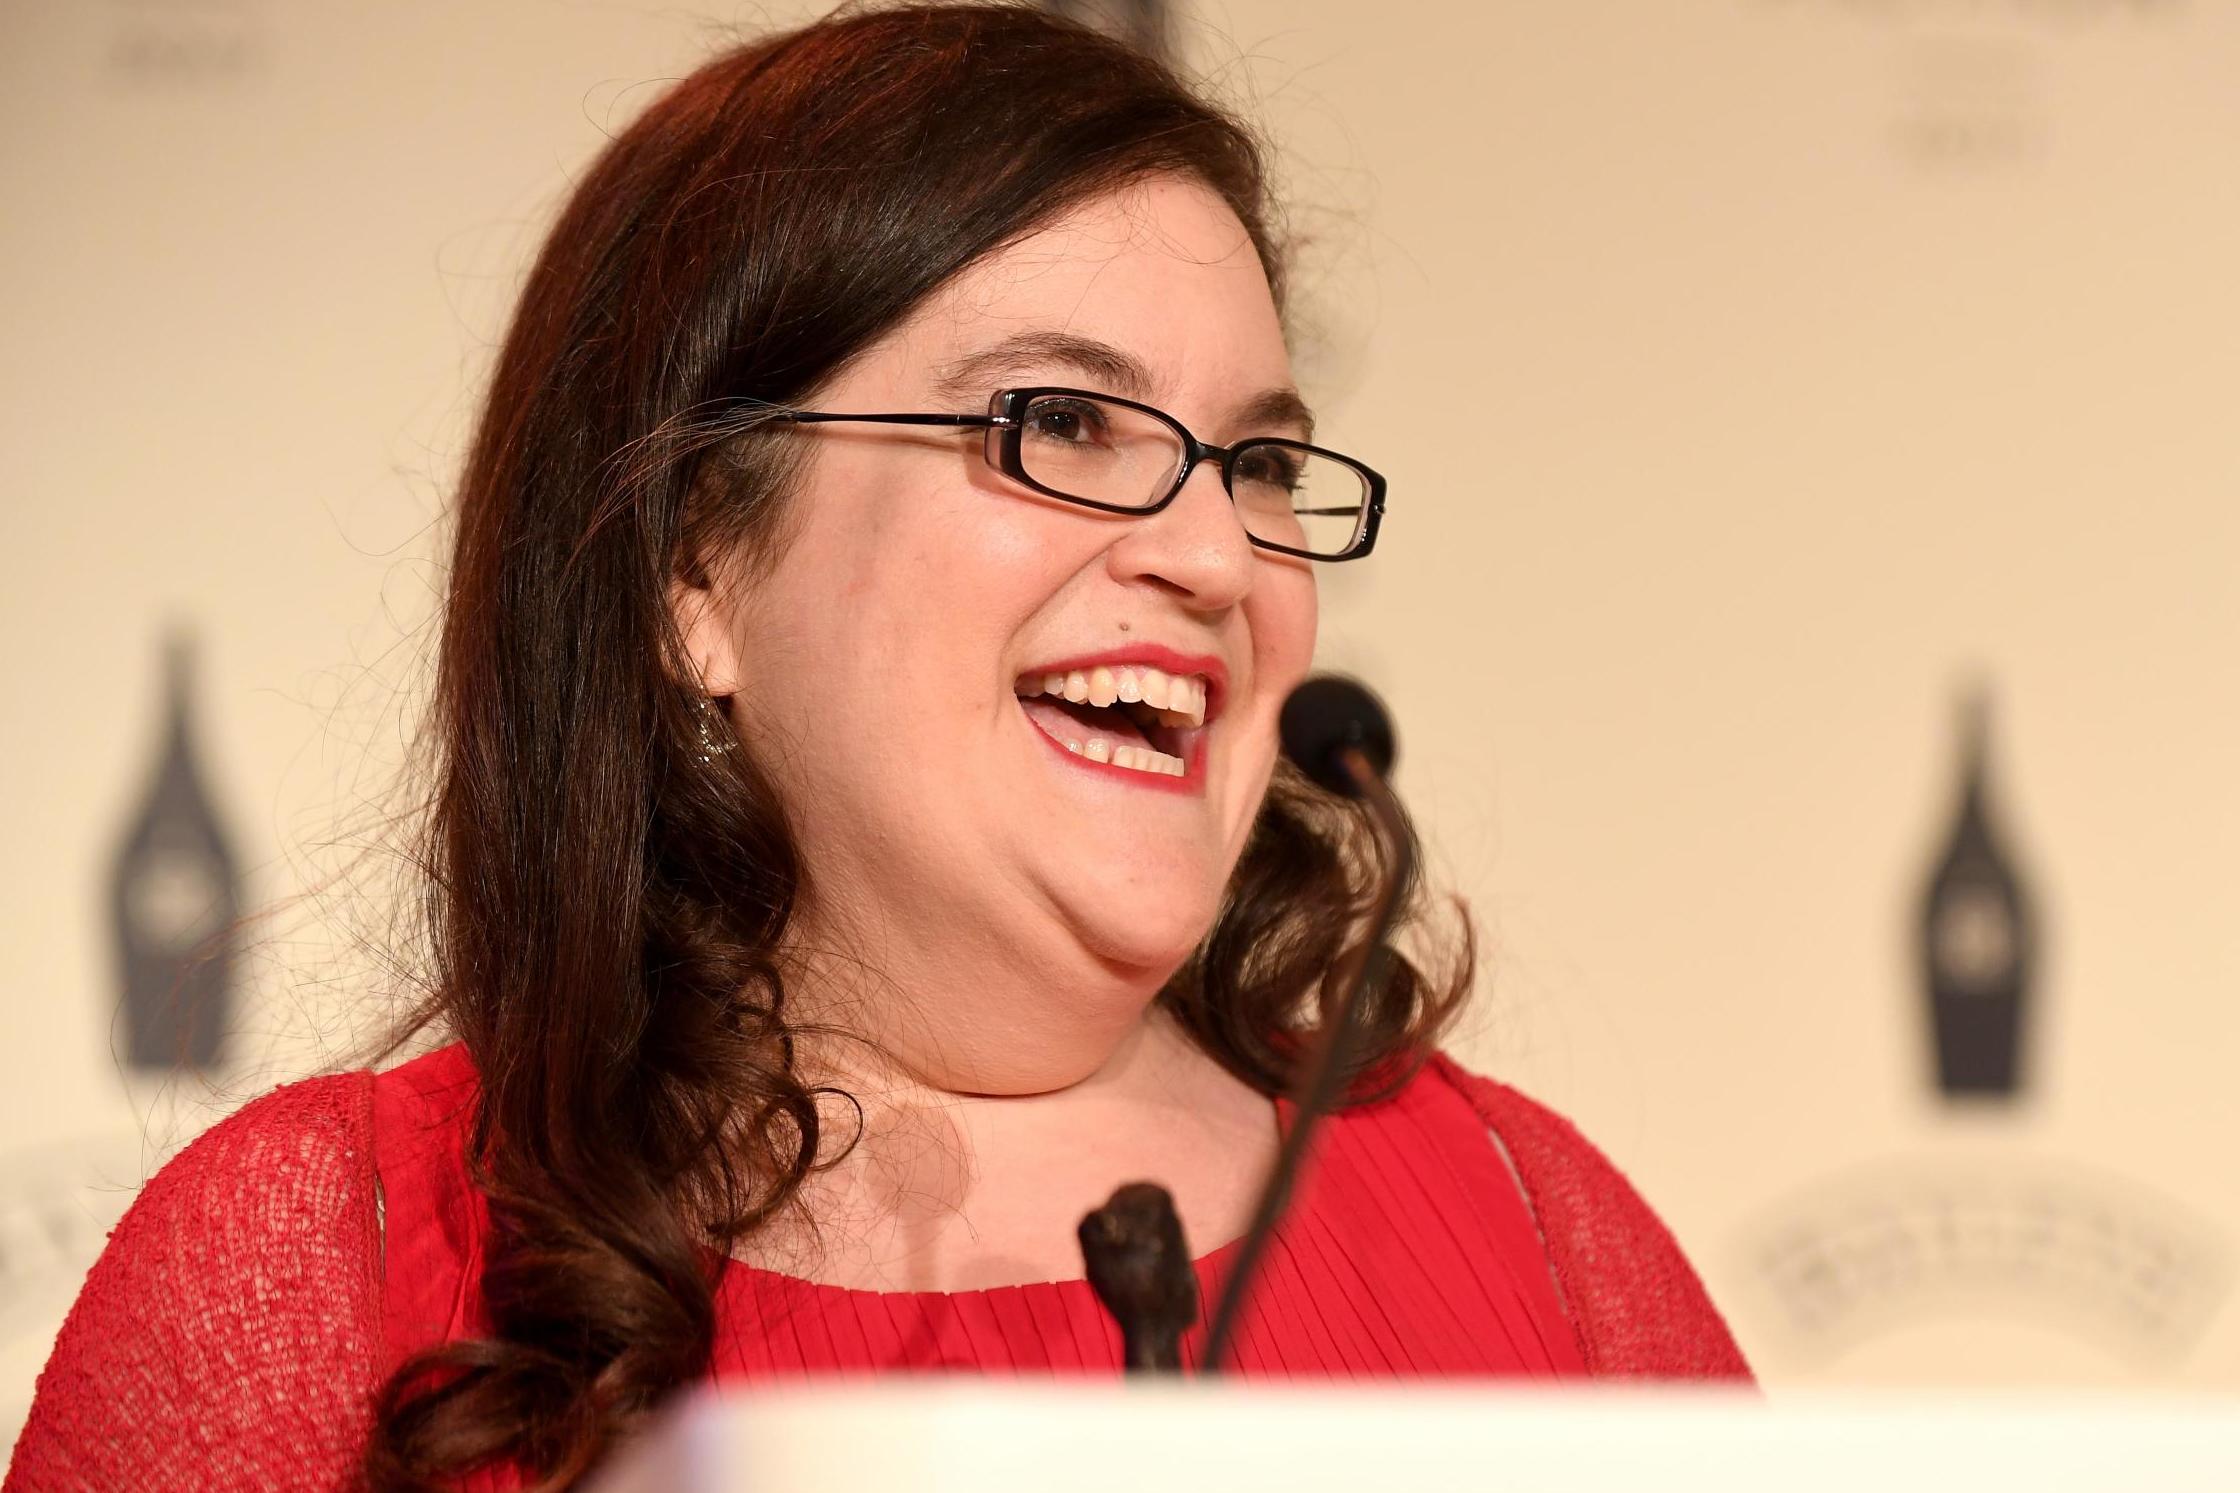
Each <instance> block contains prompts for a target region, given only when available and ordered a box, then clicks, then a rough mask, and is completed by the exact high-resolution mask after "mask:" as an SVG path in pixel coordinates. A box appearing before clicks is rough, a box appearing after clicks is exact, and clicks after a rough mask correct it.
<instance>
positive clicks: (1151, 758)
mask: <svg viewBox="0 0 2240 1493" xmlns="http://www.w3.org/2000/svg"><path fill="white" fill-rule="evenodd" d="M1065 747H1066V750H1067V751H1069V752H1072V753H1074V754H1076V755H1077V756H1082V757H1087V758H1088V759H1089V760H1090V761H1091V762H1109V763H1111V764H1112V765H1113V766H1114V767H1125V768H1128V769H1130V770H1132V771H1135V772H1148V773H1151V774H1153V775H1155V776H1156V775H1161V774H1163V775H1165V776H1167V777H1170V778H1179V777H1181V776H1182V773H1183V764H1182V759H1181V758H1180V757H1170V756H1168V755H1167V754H1166V753H1165V752H1159V751H1154V750H1152V749H1151V748H1150V747H1136V746H1121V747H1116V746H1114V745H1113V744H1112V743H1111V742H1109V741H1106V740H1104V739H1103V738H1102V737H1097V738H1093V739H1091V740H1090V741H1088V742H1079V741H1075V740H1074V739H1073V738H1072V737H1070V736H1069V737H1067V738H1066V743H1065Z"/></svg>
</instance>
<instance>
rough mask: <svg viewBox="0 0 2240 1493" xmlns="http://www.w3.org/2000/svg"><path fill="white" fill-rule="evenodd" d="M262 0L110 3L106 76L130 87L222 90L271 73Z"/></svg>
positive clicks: (120, 0)
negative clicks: (211, 88) (217, 88)
mask: <svg viewBox="0 0 2240 1493" xmlns="http://www.w3.org/2000/svg"><path fill="white" fill-rule="evenodd" d="M270 20H271V18H270V16H269V14H268V12H267V5H266V3H265V0H110V4H109V26H108V32H109V35H108V44H107V49H106V55H105V56H104V58H103V59H102V60H103V62H104V64H105V66H106V68H107V71H108V74H109V76H110V77H111V78H113V79H115V80H116V81H117V82H119V83H122V84H124V85H125V86H127V87H131V88H149V89H171V88H181V87H187V88H203V87H225V86H230V85H232V84H236V83H240V82H243V81H246V80H247V79H250V78H252V77H256V76H258V75H260V74H262V73H264V72H266V71H268V70H269V66H270V62H271V53H272V47H271V39H270V34H269V33H270V31H271V25H270Z"/></svg>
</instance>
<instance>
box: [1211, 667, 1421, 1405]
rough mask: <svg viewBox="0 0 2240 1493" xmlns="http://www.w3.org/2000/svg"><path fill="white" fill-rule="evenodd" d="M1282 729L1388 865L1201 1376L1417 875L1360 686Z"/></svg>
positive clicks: (1219, 1344) (1376, 713) (1293, 754)
mask: <svg viewBox="0 0 2240 1493" xmlns="http://www.w3.org/2000/svg"><path fill="white" fill-rule="evenodd" d="M1280 730H1281V733H1282V737H1283V752H1284V755H1285V756H1286V757H1289V758H1290V759H1291V761H1292V762H1293V764H1294V765H1296V766H1297V767H1298V768H1299V770H1300V771H1301V772H1304V773H1305V774H1306V775H1307V776H1308V777H1309V778H1311V779H1313V780H1314V781H1315V782H1316V783H1319V784H1321V785H1322V786H1323V787H1325V788H1327V789H1330V790H1331V791H1332V792H1335V793H1342V794H1344V795H1345V796H1346V797H1348V798H1358V799H1362V800H1364V801H1366V802H1367V804H1368V806H1369V811H1370V813H1371V814H1372V815H1373V816H1374V817H1375V818H1376V821H1377V825H1378V828H1379V829H1381V830H1382V831H1383V833H1384V836H1385V840H1386V842H1387V844H1388V847H1389V848H1390V850H1391V858H1390V861H1389V865H1388V869H1387V871H1386V874H1385V878H1384V883H1383V885H1381V886H1379V887H1378V888H1377V900H1376V904H1375V908H1374V911H1373V913H1372V914H1371V917H1370V919H1369V936H1368V937H1367V938H1366V939H1364V940H1363V941H1362V942H1361V944H1360V945H1359V946H1357V947H1356V948H1355V949H1354V950H1353V951H1352V953H1351V954H1349V955H1348V957H1347V960H1346V963H1345V964H1344V965H1342V966H1341V967H1340V968H1338V969H1336V970H1333V971H1332V972H1331V983H1332V985H1333V987H1334V988H1335V989H1336V991H1337V993H1338V994H1337V1000H1336V1001H1335V1002H1334V1003H1333V1004H1332V1005H1331V1006H1330V1007H1329V1009H1328V1010H1327V1011H1325V1012H1324V1015H1323V1020H1322V1022H1321V1024H1320V1026H1318V1027H1317V1028H1316V1030H1315V1040H1314V1045H1313V1047H1312V1048H1310V1049H1309V1051H1308V1054H1307V1061H1306V1064H1305V1066H1304V1067H1303V1068H1302V1070H1301V1072H1300V1076H1299V1079H1298V1081H1297V1084H1298V1086H1297V1090H1296V1092H1295V1093H1294V1095H1293V1097H1292V1104H1293V1108H1294V1111H1295V1115H1294V1118H1293V1120H1292V1124H1291V1130H1290V1133H1289V1134H1287V1135H1285V1136H1284V1138H1283V1144H1282V1146H1281V1147H1280V1148H1278V1150H1277V1151H1276V1159H1275V1164H1274V1165H1273V1166H1271V1167H1270V1168H1269V1169H1268V1180H1267V1182H1266V1183H1265V1184H1263V1185H1262V1187H1261V1189H1260V1201H1259V1203H1258V1205H1257V1206H1256V1207H1255V1208H1254V1210H1253V1215H1252V1226H1251V1228H1249V1229H1247V1230H1246V1231H1245V1235H1244V1240H1243V1242H1242V1243H1241V1244H1240V1245H1239V1247H1238V1249H1237V1256H1236V1261H1235V1264H1234V1265H1233V1266H1232V1267H1231V1270H1230V1274H1229V1279H1228V1282H1227V1284H1226V1285H1225V1286H1224V1287H1223V1288H1222V1292H1221V1298H1220V1301H1219V1302H1218V1303H1217V1304H1216V1305H1215V1307H1214V1312H1213V1325H1212V1327H1211V1328H1210V1330H1209V1331H1208V1333H1207V1335H1206V1351H1205V1358H1204V1360H1203V1361H1202V1363H1201V1365H1200V1371H1201V1372H1203V1373H1207V1374H1218V1373H1220V1372H1221V1369H1222V1365H1223V1363H1224V1362H1225V1361H1226V1359H1227V1357H1228V1354H1229V1347H1230V1339H1231V1338H1232V1337H1233V1336H1234V1334H1235V1332H1236V1328H1237V1321H1238V1318H1239V1317H1240V1316H1241V1315H1242V1313H1243V1311H1244V1304H1245V1301H1246V1299H1247V1297H1248V1296H1249V1294H1250V1292H1251V1289H1252V1283H1253V1277H1254V1274H1255V1273H1256V1272H1257V1270H1258V1269H1259V1265H1260V1259H1261V1256H1262V1255H1264V1254H1265V1253H1266V1252H1267V1248H1268V1241H1269V1240H1270V1239H1271V1238H1272V1237H1274V1234H1275V1226H1276V1224H1277V1222H1278V1221H1279V1220H1281V1219H1282V1217H1283V1213H1284V1210H1285V1208H1287V1207H1288V1206H1289V1205H1290V1202H1291V1189H1292V1186H1293V1184H1294V1183H1295V1182H1296V1181H1297V1180H1298V1174H1299V1168H1300V1165H1301V1164H1302V1163H1303V1162H1304V1160H1305V1158H1306V1153H1307V1142H1308V1140H1309V1138H1310V1137H1311V1136H1312V1135H1313V1133H1314V1129H1315V1126H1316V1125H1317V1124H1319V1123H1320V1122H1321V1120H1322V1117H1323V1115H1325V1114H1326V1113H1328V1112H1329V1109H1330V1106H1331V1105H1332V1104H1334V1103H1335V1102H1336V1101H1337V1098H1338V1085H1339V1081H1340V1077H1341V1075H1343V1074H1344V1073H1345V1071H1346V1059H1347V1057H1348V1055H1349V1053H1350V1051H1351V1049H1352V1046H1353V1017H1354V1011H1355V1008H1356V1007H1357V1006H1358V1005H1359V1004H1360V1001H1361V991H1362V987H1363V986H1364V985H1366V984H1367V983H1368V976H1369V969H1370V964H1371V961H1372V960H1373V959H1374V958H1375V956H1376V954H1377V952H1378V951H1379V950H1380V949H1382V948H1383V946H1384V940H1385V936H1386V935H1387V934H1388V933H1390V932H1391V931H1392V920H1393V916H1394V914H1395V913H1396V912H1397V911H1398V910H1399V900H1400V898H1399V894H1400V888H1402V887H1403V886H1406V885H1407V884H1408V878H1409V876H1410V875H1411V874H1412V873H1413V871H1414V869H1415V838H1414V836H1412V835H1411V834H1409V833H1408V825H1407V821H1406V819H1405V818H1404V817H1403V816H1402V814H1401V812H1400V801H1399V800H1398V799H1396V798H1395V797H1393V794H1392V790H1391V789H1390V788H1388V787H1386V786H1385V781H1384V775H1385V774H1386V773H1387V772H1389V771H1390V770H1391V768H1392V762H1393V756H1394V747H1393V740H1392V718H1391V717H1390V716H1389V715H1387V714H1386V713H1385V709H1384V706H1383V704H1382V703H1380V702H1379V701H1378V699H1377V697H1376V696H1375V695H1374V694H1372V693H1370V691H1369V689H1368V687H1367V686H1365V685H1363V684H1361V683H1359V682H1357V681H1355V680H1352V679H1347V678H1344V677H1343V676H1340V675H1336V674H1324V675H1318V676H1317V677H1315V678H1312V679H1309V680H1307V681H1306V682H1305V683H1304V684H1301V685H1300V686H1299V687H1298V688H1297V689H1295V690H1293V691H1292V692H1291V694H1290V696H1289V697H1288V698H1287V699H1285V700H1284V702H1283V715H1282V718H1281V725H1280Z"/></svg>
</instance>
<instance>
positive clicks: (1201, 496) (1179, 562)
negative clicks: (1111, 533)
mask: <svg viewBox="0 0 2240 1493" xmlns="http://www.w3.org/2000/svg"><path fill="white" fill-rule="evenodd" d="M1105 554H1106V564H1107V565H1108V566H1109V567H1110V568H1111V570H1112V573H1113V576H1114V578H1115V579H1118V580H1122V581H1130V582H1139V581H1150V582H1153V583H1155V584H1157V585H1159V586H1162V587H1164V588H1165V589H1167V590H1169V591H1172V592H1174V593H1175V594H1176V595H1178V596H1179V597H1180V598H1181V599H1182V600H1183V601H1184V602H1185V604H1187V605H1188V606H1189V607H1190V608H1191V609H1192V610H1193V611H1205V612H1216V611H1220V610H1221V609H1222V608H1224V607H1230V606H1234V605H1236V603H1238V602H1239V601H1242V600H1243V599H1244V596H1245V593H1246V592H1247V591H1249V590H1251V589H1252V577H1253V567H1254V564H1255V552H1254V550H1253V547H1252V541H1251V539H1250V538H1248V537H1247V536H1246V534H1245V531H1244V523H1243V521H1242V520H1240V519H1239V518H1238V517H1237V509H1236V505H1235V504H1234V503H1232V502H1231V501H1230V500H1229V490H1228V488H1226V487H1224V486H1223V485H1222V483H1221V464H1220V463H1219V462H1218V461H1202V462H1199V463H1198V466H1197V469H1196V470H1195V471H1193V472H1191V474H1190V477H1189V480H1188V481H1186V482H1184V483H1183V484H1182V491H1180V492H1178V493H1176V494H1175V496H1174V501H1173V502H1171V503H1169V504H1168V505H1167V506H1166V507H1165V508H1162V509H1160V510H1159V511H1158V512H1157V513H1154V514H1152V515H1150V516H1149V517H1148V518H1139V519H1136V520H1134V521H1133V522H1132V523H1130V524H1128V525H1127V528H1126V531H1125V532H1124V533H1122V534H1121V536H1120V537H1119V539H1117V540H1116V541H1115V542H1114V543H1113V545H1112V547H1111V549H1109V550H1107V551H1106V552H1105Z"/></svg>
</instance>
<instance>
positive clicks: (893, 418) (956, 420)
mask: <svg viewBox="0 0 2240 1493" xmlns="http://www.w3.org/2000/svg"><path fill="white" fill-rule="evenodd" d="M777 418H778V419H781V420H791V421H793V422H794V423H795V424H797V425H824V424H831V423H835V422H838V421H843V420H854V421H861V422H864V423H867V424H873V425H954V426H980V427H983V428H985V427H987V426H991V425H1009V424H1011V423H1012V422H1011V420H1010V419H1009V418H1008V417H1007V416H1003V415H855V414H829V413H827V412H825V411H822V410H785V411H783V412H781V413H780V414H779V415H778V416H777Z"/></svg>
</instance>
